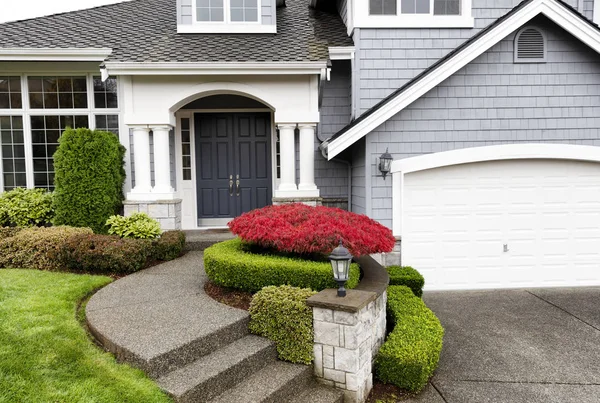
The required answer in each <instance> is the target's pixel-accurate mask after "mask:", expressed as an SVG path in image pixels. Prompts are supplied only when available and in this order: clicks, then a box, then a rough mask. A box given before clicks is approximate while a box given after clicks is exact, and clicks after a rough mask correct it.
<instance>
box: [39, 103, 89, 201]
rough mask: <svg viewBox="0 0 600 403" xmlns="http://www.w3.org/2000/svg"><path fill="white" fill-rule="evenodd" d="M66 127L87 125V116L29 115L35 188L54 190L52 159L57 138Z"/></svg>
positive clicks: (75, 127) (56, 146)
mask: <svg viewBox="0 0 600 403" xmlns="http://www.w3.org/2000/svg"><path fill="white" fill-rule="evenodd" d="M67 127H71V128H74V129H77V128H80V127H89V122H88V116H87V115H80V116H70V115H68V116H31V142H32V154H33V181H34V186H35V187H36V188H46V189H48V190H54V160H53V158H52V156H53V155H54V153H55V152H56V149H57V148H58V139H59V137H60V135H61V134H62V132H63V131H65V129H66V128H67Z"/></svg>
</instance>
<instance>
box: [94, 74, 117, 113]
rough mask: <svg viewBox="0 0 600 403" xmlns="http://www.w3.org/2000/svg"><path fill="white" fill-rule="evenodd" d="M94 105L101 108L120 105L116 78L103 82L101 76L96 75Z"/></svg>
mask: <svg viewBox="0 0 600 403" xmlns="http://www.w3.org/2000/svg"><path fill="white" fill-rule="evenodd" d="M94 106H95V107H96V108H99V109H107V108H117V107H118V103H117V79H116V78H108V79H107V80H106V81H104V82H102V79H101V78H100V77H94Z"/></svg>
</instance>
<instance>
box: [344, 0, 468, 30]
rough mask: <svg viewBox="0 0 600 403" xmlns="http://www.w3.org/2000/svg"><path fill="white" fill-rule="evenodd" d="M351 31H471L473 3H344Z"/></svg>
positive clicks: (406, 0)
mask: <svg viewBox="0 0 600 403" xmlns="http://www.w3.org/2000/svg"><path fill="white" fill-rule="evenodd" d="M346 1H347V13H348V20H347V26H348V31H349V32H351V31H352V30H353V29H354V28H472V27H473V21H474V20H473V16H472V14H471V6H472V4H471V2H472V0H346Z"/></svg>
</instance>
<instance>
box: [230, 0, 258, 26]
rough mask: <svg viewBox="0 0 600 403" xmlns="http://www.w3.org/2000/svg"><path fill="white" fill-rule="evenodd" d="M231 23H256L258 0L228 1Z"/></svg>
mask: <svg viewBox="0 0 600 403" xmlns="http://www.w3.org/2000/svg"><path fill="white" fill-rule="evenodd" d="M230 1H231V9H230V10H231V21H234V22H239V21H243V22H256V21H258V0H230Z"/></svg>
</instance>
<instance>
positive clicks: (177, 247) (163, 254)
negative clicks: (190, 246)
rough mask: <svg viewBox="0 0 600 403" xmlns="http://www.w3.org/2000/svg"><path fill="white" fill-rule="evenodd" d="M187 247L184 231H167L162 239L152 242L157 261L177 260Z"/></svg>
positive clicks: (154, 256) (153, 253)
mask: <svg viewBox="0 0 600 403" xmlns="http://www.w3.org/2000/svg"><path fill="white" fill-rule="evenodd" d="M184 247H185V233H184V232H183V231H166V232H163V233H162V235H161V236H160V238H158V239H156V240H154V241H153V242H152V249H153V252H152V255H153V258H154V259H156V260H165V261H166V260H173V259H177V258H178V257H179V256H180V255H181V253H182V252H183V248H184Z"/></svg>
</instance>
